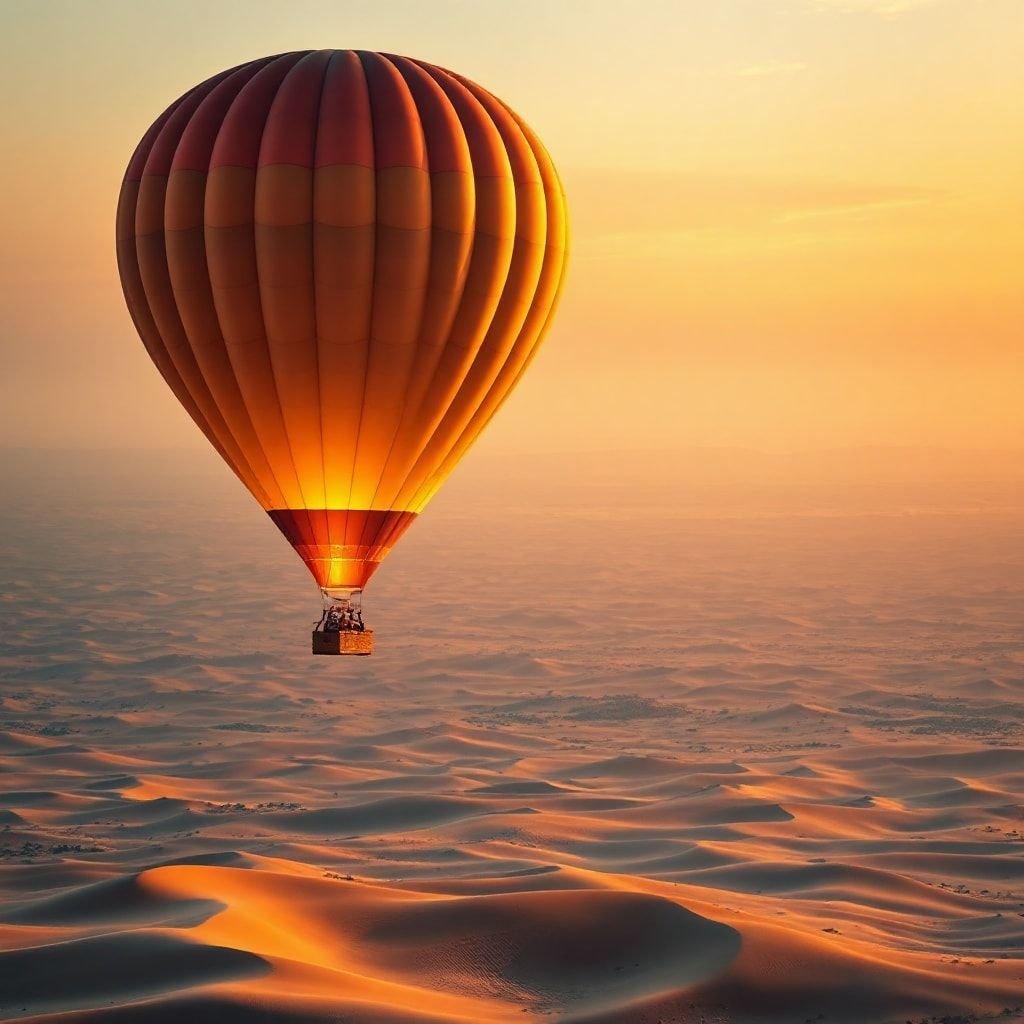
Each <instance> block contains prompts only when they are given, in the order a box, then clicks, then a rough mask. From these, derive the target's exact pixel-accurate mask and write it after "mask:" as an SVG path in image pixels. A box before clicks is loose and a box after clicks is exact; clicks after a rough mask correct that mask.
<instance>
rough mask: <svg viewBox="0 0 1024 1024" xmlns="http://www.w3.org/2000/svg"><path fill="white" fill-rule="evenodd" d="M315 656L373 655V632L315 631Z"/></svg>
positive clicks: (346, 630)
mask: <svg viewBox="0 0 1024 1024" xmlns="http://www.w3.org/2000/svg"><path fill="white" fill-rule="evenodd" d="M313 653H314V654H355V655H367V654H373V630H372V629H364V630H360V631H356V630H350V629H342V630H337V629H336V630H333V631H331V630H326V629H314V630H313Z"/></svg>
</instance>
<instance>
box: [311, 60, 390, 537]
mask: <svg viewBox="0 0 1024 1024" xmlns="http://www.w3.org/2000/svg"><path fill="white" fill-rule="evenodd" d="M316 147H317V148H316V159H315V169H314V172H313V215H314V234H313V244H314V276H315V288H316V320H317V323H316V327H317V340H318V343H319V367H320V370H319V376H320V418H321V431H322V437H323V453H324V471H325V477H326V479H325V490H326V497H325V502H324V503H325V505H326V507H327V508H332V509H341V508H346V507H347V506H348V504H349V494H350V493H351V490H352V471H353V468H354V466H355V461H356V443H357V441H358V437H359V423H360V420H361V419H362V412H363V391H364V388H365V386H366V367H367V359H368V354H369V346H370V314H371V310H372V307H373V265H374V248H375V239H376V182H375V175H374V155H373V124H372V120H371V115H370V97H369V93H368V91H367V86H366V76H365V75H364V74H363V65H362V63H361V62H360V60H359V58H358V57H357V56H356V54H354V53H352V52H351V51H344V52H340V53H336V54H335V55H334V57H333V58H332V59H331V62H330V65H329V66H328V68H327V76H326V78H325V80H324V89H323V95H322V97H321V101H320V115H319V127H318V130H317V136H316ZM338 528H341V529H342V530H343V529H344V524H343V523H340V524H338V523H333V522H332V524H331V541H332V543H334V544H340V543H342V542H343V540H342V539H339V538H337V537H336V536H335V531H336V530H337V529H338Z"/></svg>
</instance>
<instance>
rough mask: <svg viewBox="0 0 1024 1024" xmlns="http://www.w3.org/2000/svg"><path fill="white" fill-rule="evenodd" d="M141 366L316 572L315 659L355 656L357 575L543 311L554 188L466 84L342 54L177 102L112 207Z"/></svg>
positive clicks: (557, 225) (362, 637) (515, 119)
mask: <svg viewBox="0 0 1024 1024" xmlns="http://www.w3.org/2000/svg"><path fill="white" fill-rule="evenodd" d="M117 254H118V266H119V269H120V275H121V283H122V286H123V289H124V294H125V299H126V301H127V304H128V309H129V311H130V313H131V316H132V319H133V320H134V323H135V327H136V329H137V330H138V333H139V336H140V337H141V339H142V342H143V344H144V345H145V347H146V350H147V352H148V353H149V355H150V357H151V358H152V360H153V362H154V363H155V364H156V367H157V369H158V370H159V372H160V373H161V375H162V376H163V378H164V380H165V381H166V382H167V384H168V386H169V387H170V388H171V390H172V391H173V392H174V394H175V396H176V397H177V398H178V400H179V401H180V402H181V404H182V405H183V406H184V407H185V409H186V410H187V412H188V414H189V415H190V416H191V417H192V419H193V420H195V422H196V424H197V425H198V427H199V429H200V430H201V431H202V432H203V433H204V434H205V435H206V437H207V439H208V440H209V441H210V443H211V444H212V445H213V446H214V448H215V449H216V450H217V451H218V452H219V454H220V455H221V457H222V458H223V459H224V461H225V462H226V463H227V464H228V465H229V466H230V467H231V469H232V470H233V471H234V472H235V474H236V475H237V476H238V478H239V480H241V481H242V483H243V484H244V485H245V486H246V487H247V488H248V489H249V491H250V492H251V493H252V495H253V497H254V498H255V499H256V500H257V501H258V502H259V503H260V505H261V506H262V507H263V508H264V509H265V510H266V511H267V513H268V514H269V516H270V518H271V520H273V522H274V523H275V524H276V526H277V527H278V529H279V530H280V531H281V532H282V533H283V534H284V536H285V537H286V538H287V539H288V541H289V542H290V543H291V544H292V546H293V547H294V548H295V550H296V552H297V553H298V555H299V557H300V558H302V560H303V561H304V562H305V564H306V566H307V567H308V568H309V571H310V573H312V575H313V578H314V579H315V580H316V583H317V584H318V585H319V587H320V590H321V593H322V596H323V615H322V616H321V620H320V623H319V624H318V627H317V629H316V631H315V632H314V652H315V653H343V652H346V653H347V652H349V651H351V652H353V653H369V651H370V650H372V644H373V641H372V634H371V633H370V631H369V630H365V629H364V628H363V624H362V614H361V610H360V601H361V595H362V591H363V588H364V587H365V586H366V584H367V583H368V582H369V580H370V577H371V576H372V575H373V574H374V572H375V571H376V569H377V567H378V566H379V565H380V563H381V562H382V561H383V560H384V558H385V557H386V556H387V554H388V552H389V551H390V550H391V549H392V547H393V546H394V545H395V544H396V543H397V542H398V540H399V538H400V537H401V536H402V535H403V534H404V533H405V531H406V530H407V529H408V528H409V527H410V525H411V524H412V523H413V521H414V520H415V519H416V517H417V516H418V515H419V514H420V513H421V512H422V511H423V509H424V508H425V507H426V505H427V504H428V502H429V501H430V499H431V498H432V497H433V495H434V494H435V493H436V492H437V490H438V488H439V487H440V486H441V485H442V483H443V482H444V481H445V479H446V478H447V477H448V475H449V474H450V473H451V471H452V469H453V468H454V467H455V465H456V464H457V463H458V461H459V459H460V458H461V457H462V455H463V454H464V453H465V452H466V450H467V449H468V448H469V447H470V445H472V443H473V442H474V440H475V439H476V438H477V436H478V435H479V434H480V432H481V430H482V429H483V428H484V427H485V426H486V425H487V423H488V422H489V421H490V419H491V417H492V416H493V415H494V414H495V412H496V411H497V410H498V408H499V407H500V406H501V404H502V402H504V400H505V399H506V398H507V397H508V395H509V393H510V391H511V390H512V388H514V387H515V385H516V384H517V382H518V381H519V379H520V377H521V376H522V374H523V373H524V372H525V370H526V368H527V367H528V366H529V364H530V362H531V360H532V359H533V357H534V355H535V354H536V352H537V348H538V346H539V344H540V342H541V340H542V338H543V336H544V333H545V331H546V330H547V327H548V325H549V324H550V322H551V318H552V315H553V313H554V310H555V306H556V303H557V299H558V294H559V290H560V287H561V283H562V280H563V275H564V271H565V262H566V208H565V197H564V194H563V191H562V188H561V185H560V183H559V179H558V175H557V173H556V171H555V168H554V166H553V165H552V163H551V159H550V157H549V156H548V154H547V152H546V151H545V149H544V147H543V146H542V145H541V143H540V141H539V140H538V138H537V136H536V135H535V134H534V133H533V132H532V131H531V130H530V128H529V127H528V126H527V125H526V124H525V123H524V122H523V120H522V119H521V118H520V117H519V116H518V115H517V114H516V113H514V112H513V111H512V110H510V109H509V108H508V107H507V106H506V105H505V104H504V103H502V101H501V100H499V99H497V98H496V97H495V96H493V95H492V94H491V93H489V92H488V91H487V90H485V89H483V88H481V87H480V86H478V85H476V84H475V83H474V82H471V81H469V80H468V79H466V78H463V77H462V76H461V75H457V74H455V73H453V72H450V71H446V70H444V69H442V68H439V67H435V66H434V65H432V64H428V63H425V62H423V61H418V60H413V59H410V58H407V57H399V56H394V55H391V54H381V53H371V52H366V51H353V50H316V51H304V52H296V53H286V54H280V55H277V56H273V57H265V58H262V59H260V60H254V61H250V62H249V63H247V64H242V65H240V66H239V67H236V68H232V69H230V70H228V71H224V72H222V73H221V74H219V75H215V76H214V77H213V78H210V79H207V80H206V81H205V82H203V83H202V84H201V85H197V86H196V87H195V88H194V89H191V90H190V91H189V92H187V93H185V95H184V96H182V97H181V98H180V99H178V100H177V101H175V102H174V103H172V104H171V106H170V107H168V108H167V109H166V110H165V111H164V112H163V114H161V115H160V117H159V118H157V120H156V121H155V122H154V123H153V125H152V126H151V127H150V129H149V130H148V131H147V132H146V134H145V135H144V136H143V139H142V141H141V142H140V143H139V145H138V148H137V149H136V151H135V153H134V155H133V156H132V158H131V161H130V163H129V164H128V169H127V171H126V173H125V176H124V182H123V184H122V187H121V194H120V200H119V203H118V212H117Z"/></svg>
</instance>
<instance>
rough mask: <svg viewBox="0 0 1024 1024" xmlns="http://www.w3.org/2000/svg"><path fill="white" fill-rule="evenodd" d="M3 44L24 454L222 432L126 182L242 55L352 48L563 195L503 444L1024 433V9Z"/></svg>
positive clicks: (13, 372)
mask: <svg viewBox="0 0 1024 1024" xmlns="http://www.w3.org/2000/svg"><path fill="white" fill-rule="evenodd" d="M0 40H2V42H0V75H2V77H3V95H4V97H5V102H4V104H3V110H2V112H0V118H2V124H0V138H2V139H3V145H4V147H5V149H6V154H5V156H4V158H3V160H2V161H0V203H2V204H3V207H2V211H0V216H2V224H3V231H2V233H0V446H14V447H30V448H48V447H90V448H107V447H133V448H168V447H172V448H173V447H182V446H202V445H205V441H203V439H202V438H201V437H200V436H199V434H198V431H197V430H196V429H195V427H194V426H193V425H192V423H191V421H190V420H188V418H187V417H186V416H185V414H184V413H183V412H182V411H181V410H180V409H179V407H178V406H177V403H176V402H175V400H174V399H173V397H172V396H171V395H170V393H169V391H168V390H167V389H166V387H165V385H164V384H163V382H162V381H161V380H160V378H159V377H158V375H157V373H156V371H155V369H154V368H153V367H152V365H151V364H150V362H149V359H148V357H147V356H146V354H145V352H144V350H143V348H142V345H141V343H140V342H139V341H138V339H137V337H136V336H135V334H134V329H133V327H132V325H131V322H130V320H129V317H128V315H127V312H126V310H125V307H124V302H123V299H122V296H121V291H120V285H119V283H118V278H117V270H116V265H115V259H114V245H113V222H114V209H115V204H116V198H117V192H118V188H119V186H120V179H121V176H122V174H123V171H124V166H125V164H126V162H127V160H128V158H129V156H130V155H131V152H132V150H133V149H134V146H135V144H136V143H137V141H138V139H139V138H140V137H141V135H142V133H143V132H144V131H145V129H146V128H147V127H148V125H149V124H150V122H151V121H152V120H153V119H154V118H155V117H156V116H157V114H159V112H160V111H161V110H162V109H163V108H164V107H165V106H166V105H167V104H168V103H169V102H170V101H171V100H172V99H174V98H175V97H177V96H178V95H179V94H181V93H182V92H184V91H185V90H186V89H188V88H189V87H191V86H192V85H194V84H196V83H197V82H199V81H201V80H203V79H205V78H207V77H209V76H210V75H212V74H214V73H216V72H217V71H219V70H221V69H222V68H225V67H228V66H231V65H234V64H237V63H239V62H242V61H245V60H247V59H250V58H254V57H258V56H262V55H265V54H270V53H276V52H280V51H284V50H291V49H299V48H321V47H339V48H360V49H376V50H384V51H391V52H398V53H405V54H408V55H410V56H414V57H419V58H422V59H425V60H428V61H431V62H434V63H437V64H440V65H442V66H445V67H450V68H452V69H454V70H457V71H459V72H461V73H463V74H465V75H467V76H468V77H470V78H473V79H475V80H476V81H478V82H480V83H481V84H482V85H484V86H486V87H487V88H489V89H490V90H492V91H493V92H495V93H496V94H497V95H499V96H501V97H502V98H503V99H504V100H505V101H506V102H508V103H509V104H511V105H512V106H513V107H514V108H516V109H517V110H518V111H519V112H520V113H521V114H522V115H523V116H524V117H525V118H526V120H527V121H528V122H529V123H530V124H531V125H532V126H533V127H534V128H535V129H536V130H537V132H538V133H539V135H540V136H541V138H542V139H543V140H544V141H545V143H546V145H547V147H548V149H549V150H550V152H551V154H552V156H553V158H554V160H555V162H556V164H557V166H558V168H559V170H560V172H561V175H562V177H563V180H564V183H565V188H566V192H567V195H568V200H569V205H570V211H571V216H572V223H573V242H572V257H571V265H570V270H569V278H568V282H567V286H566V291H565V296H564V299H563V301H562V305H561V309H560V311H559V314H558V317H557V318H556V322H555V324H554V327H553V328H552V330H551V332H550V334H549V337H548V340H547V342H546V347H545V351H544V352H543V353H542V355H541V357H540V358H539V359H538V360H537V361H536V362H535V364H534V366H533V368H532V369H531V372H530V374H529V375H527V378H526V379H525V380H524V382H523V384H522V385H521V387H520V389H519V391H518V392H517V394H516V395H515V396H514V397H513V399H512V401H510V402H509V403H508V405H507V406H506V408H505V409H504V410H503V412H502V415H501V416H500V417H499V419H498V420H497V421H496V422H495V424H494V425H493V426H492V427H491V428H490V431H489V434H488V436H487V437H486V439H485V440H484V442H483V445H484V446H486V447H488V448H490V449H491V450H503V451H507V452H516V453H526V454H528V453H530V452H539V451H542V450H559V451H601V450H604V449H618V450H622V449H631V448H636V449H651V450H660V449H674V448H683V447H688V446H694V445H696V446H708V447H717V446H737V447H744V448H754V449H760V450H765V451H778V452H787V451H805V450H817V449H830V448H843V447H858V446H877V445H882V446H889V445H891V446H918V445H920V446H938V447H946V448H955V449H973V448H988V449H1000V450H1003V449H1005V450H1010V449H1015V448H1024V402H1022V401H1021V382H1022V379H1024V357H1022V353H1024V275H1022V267H1024V192H1022V190H1021V187H1020V183H1021V181H1022V176H1024V104H1022V103H1021V96H1022V95H1024V61H1021V59H1020V58H1021V53H1022V52H1024V4H1022V3H1020V0H714V2H707V0H689V2H687V0H675V2H660V0H658V2H655V0H650V2H646V3H637V2H629V3H627V2H622V3H602V2H598V0H591V2H589V3H588V2H572V0H558V2H556V3H552V2H523V0H519V2H517V3H516V4H506V3H499V2H487V0H482V2H476V3H469V2H465V3H463V2H451V0H449V2H441V0H434V2H431V3H423V2H413V3H405V2H387V0H374V2H369V3H362V2H344V0H334V2H329V3H326V2H325V3H317V2H303V0H292V2H289V3H266V2H256V0H247V2H245V3H236V2H232V0H220V2H218V3H216V4H210V3H196V2H189V0H177V2H175V3H174V4H166V3H149V2H145V0H135V2H109V0H93V2H89V3H74V2H66V3H62V2H53V0H31V2H21V0H0Z"/></svg>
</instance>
